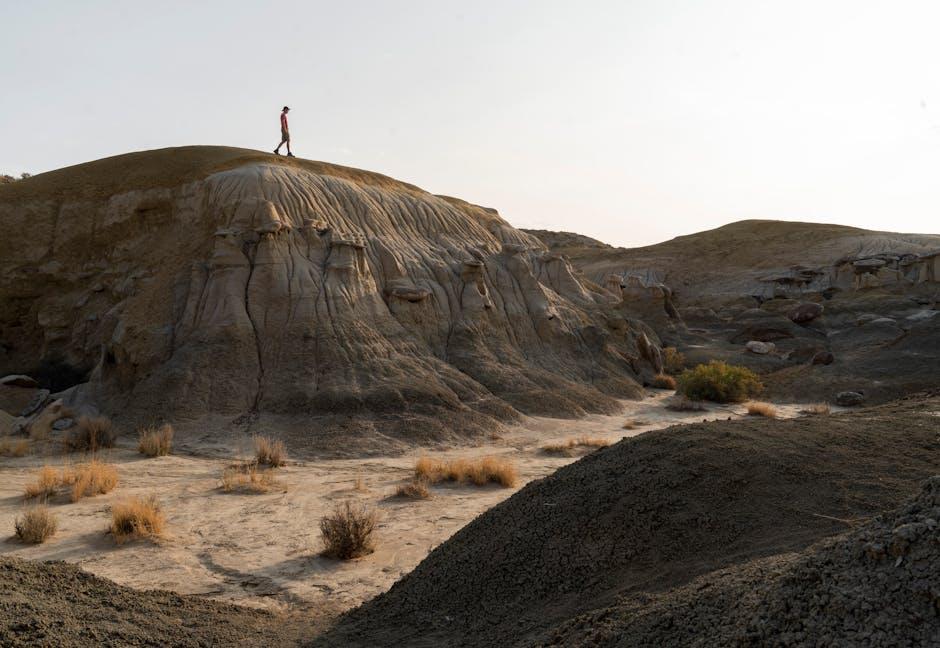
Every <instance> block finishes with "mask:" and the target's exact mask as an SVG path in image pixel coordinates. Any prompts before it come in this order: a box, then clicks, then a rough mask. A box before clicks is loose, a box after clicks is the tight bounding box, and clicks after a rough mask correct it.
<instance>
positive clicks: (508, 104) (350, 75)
mask: <svg viewBox="0 0 940 648" xmlns="http://www.w3.org/2000/svg"><path fill="white" fill-rule="evenodd" d="M938 29H940V3H937V2H931V1H927V0H924V1H922V2H914V1H904V0H894V1H891V2H878V1H866V0H845V1H843V0H838V1H837V0H812V1H803V0H786V1H784V0H781V1H775V2H769V1H762V0H725V1H718V0H713V1H709V0H688V1H679V0H644V1H633V2H631V1H613V0H611V1H599V0H598V1H593V2H592V1H579V2H573V1H567V2H556V1H547V0H542V1H536V0H530V1H521V0H519V1H512V0H499V1H480V0H477V1H476V2H466V1H465V0H462V1H460V2H456V1H449V0H427V1H409V0H395V1H388V2H378V1H373V2H366V1H351V0H345V1H344V2H336V1H335V0H331V1H329V2H313V1H306V2H291V1H287V0H284V1H281V2H249V1H238V0H226V1H224V2H223V1H219V2H215V1H213V2H195V1H186V2H172V1H160V2H152V1H148V2H138V1H136V0H124V1H122V2H117V1H104V0H82V1H81V2H77V1H75V0H69V1H43V0H29V1H28V2H26V1H23V2H13V1H10V2H4V3H3V7H2V10H0V61H3V67H2V69H0V88H2V92H0V172H5V173H16V174H18V173H20V172H22V171H29V172H32V173H39V172H42V171H47V170H51V169H54V168H58V167H62V166H66V165H70V164H76V163H79V162H84V161H88V160H93V159H97V158H100V157H105V156H109V155H116V154H120V153H125V152H128V151H134V150H141V149H149V148H160V147H165V146H180V145H188V144H224V145H231V146H242V147H247V148H255V149H260V150H271V149H273V148H274V146H275V145H276V144H277V141H278V139H279V126H278V115H279V112H280V108H281V106H283V105H285V104H287V105H289V106H291V109H292V110H291V114H290V118H291V134H292V140H293V142H292V143H293V146H294V152H295V153H296V154H297V155H298V156H301V157H308V158H312V159H318V160H325V161H329V162H335V163H339V164H344V165H349V166H355V167H360V168H365V169H370V170H373V171H379V172H381V173H385V174H387V175H391V176H393V177H396V178H399V179H401V180H405V181H407V182H411V183H414V184H417V185H418V186H421V187H423V188H425V189H427V190H429V191H432V192H434V193H445V194H449V195H453V196H458V197H460V198H463V199H465V200H468V201H470V202H474V203H477V204H481V205H485V206H489V207H495V208H497V209H498V210H499V211H500V213H501V214H502V216H503V217H504V218H505V219H507V220H508V221H509V222H510V223H512V224H513V225H515V226H517V227H535V228H544V229H556V230H567V231H577V232H580V233H583V234H587V235H590V236H593V237H596V238H599V239H601V240H603V241H605V242H608V243H611V244H615V245H624V246H636V245H643V244H647V243H653V242H657V241H661V240H665V239H668V238H671V237H673V236H676V235H680V234H688V233H692V232H695V231H700V230H704V229H710V228H712V227H717V226H719V225H722V224H725V223H728V222H731V221H735V220H740V219H744V218H776V219H787V220H807V221H820V222H833V223H844V224H849V225H856V226H860V227H867V228H874V229H889V230H894V231H908V232H929V233H936V232H940V218H938V216H940V36H938Z"/></svg>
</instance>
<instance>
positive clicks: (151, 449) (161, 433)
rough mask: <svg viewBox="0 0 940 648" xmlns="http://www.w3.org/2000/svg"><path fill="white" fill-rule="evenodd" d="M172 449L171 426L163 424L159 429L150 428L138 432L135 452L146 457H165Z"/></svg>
mask: <svg viewBox="0 0 940 648" xmlns="http://www.w3.org/2000/svg"><path fill="white" fill-rule="evenodd" d="M172 449H173V426H172V425H170V424H168V423H164V424H163V425H161V426H160V427H154V426H150V427H148V428H144V429H143V430H141V432H140V443H138V444H137V450H138V452H140V454H143V455H147V456H148V457H165V456H166V455H168V454H170V451H171V450H172Z"/></svg>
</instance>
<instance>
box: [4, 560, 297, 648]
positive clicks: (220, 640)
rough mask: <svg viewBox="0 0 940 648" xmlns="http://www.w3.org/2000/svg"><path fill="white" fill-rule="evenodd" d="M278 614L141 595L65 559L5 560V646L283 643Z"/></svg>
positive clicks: (285, 635)
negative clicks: (45, 561) (49, 560)
mask: <svg viewBox="0 0 940 648" xmlns="http://www.w3.org/2000/svg"><path fill="white" fill-rule="evenodd" d="M290 625H291V624H287V623H285V620H284V619H283V618H281V617H278V616H276V615H273V614H269V613H266V612H262V611H258V610H251V609H248V608H242V607H237V606H234V605H226V604H224V603H218V602H215V601H207V600H202V599H197V598H192V597H185V596H178V595H176V594H173V593H171V592H163V591H146V592H141V591H137V590H133V589H130V588H128V587H121V586H120V585H116V584H115V583H112V582H111V581H108V580H105V579H102V578H97V577H95V576H92V575H91V574H88V573H85V572H83V571H82V570H81V569H79V568H78V567H76V566H74V565H69V564H66V563H61V562H51V563H41V562H29V561H25V560H19V559H15V558H0V646H11V647H12V646H57V647H59V646H61V647H66V646H278V645H286V643H289V642H291V641H296V639H297V637H296V633H294V634H293V635H292V634H291V633H290V631H289V629H288V627H289V626H290Z"/></svg>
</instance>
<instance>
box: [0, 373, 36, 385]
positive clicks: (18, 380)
mask: <svg viewBox="0 0 940 648" xmlns="http://www.w3.org/2000/svg"><path fill="white" fill-rule="evenodd" d="M0 385H6V386H7V387H32V388H36V387H39V383H38V382H36V381H35V380H33V379H32V378H30V377H29V376H24V375H23V374H11V375H9V376H4V377H3V378H0Z"/></svg>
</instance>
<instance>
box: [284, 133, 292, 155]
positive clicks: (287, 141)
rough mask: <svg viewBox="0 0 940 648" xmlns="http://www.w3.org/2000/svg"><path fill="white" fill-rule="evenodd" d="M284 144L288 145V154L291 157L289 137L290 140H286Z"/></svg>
mask: <svg viewBox="0 0 940 648" xmlns="http://www.w3.org/2000/svg"><path fill="white" fill-rule="evenodd" d="M284 143H285V144H287V154H288V155H291V152H290V138H289V137H288V138H287V139H286V140H285V142H284Z"/></svg>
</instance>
